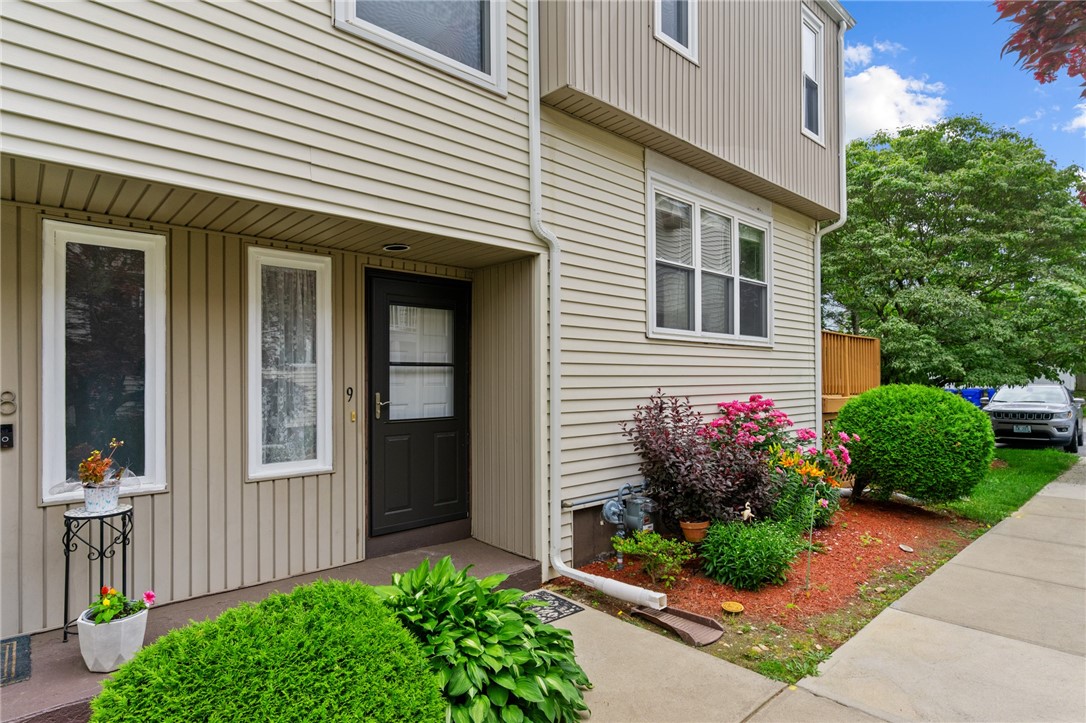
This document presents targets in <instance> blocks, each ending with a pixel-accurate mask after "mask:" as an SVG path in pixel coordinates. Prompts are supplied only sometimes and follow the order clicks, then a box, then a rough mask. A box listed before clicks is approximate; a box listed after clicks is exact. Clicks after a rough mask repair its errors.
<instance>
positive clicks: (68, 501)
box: [38, 485, 170, 507]
mask: <svg viewBox="0 0 1086 723" xmlns="http://www.w3.org/2000/svg"><path fill="white" fill-rule="evenodd" d="M169 491H170V490H169V488H168V487H166V486H165V485H163V486H162V487H150V486H148V487H141V488H139V489H134V490H121V499H122V500H123V499H124V498H126V497H144V496H146V495H161V494H166V493H168V492H169ZM82 502H83V490H82V489H78V490H75V491H74V492H64V493H62V494H59V495H54V496H53V497H50V498H49V499H47V500H42V501H40V502H38V507H56V506H57V505H75V504H81V503H82Z"/></svg>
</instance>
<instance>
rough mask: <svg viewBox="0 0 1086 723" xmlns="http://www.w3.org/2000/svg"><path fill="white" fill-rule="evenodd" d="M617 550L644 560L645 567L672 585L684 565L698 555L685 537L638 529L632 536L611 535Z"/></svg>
mask: <svg viewBox="0 0 1086 723" xmlns="http://www.w3.org/2000/svg"><path fill="white" fill-rule="evenodd" d="M611 544H613V545H614V546H615V550H617V551H618V552H621V553H622V554H623V555H631V556H633V557H637V558H639V559H640V560H641V569H643V570H644V571H645V572H646V573H648V576H649V577H651V578H652V581H653V582H654V583H655V582H657V580H659V581H662V582H663V583H664V587H671V584H672V583H673V582H675V576H676V575H677V574H679V571H680V570H682V569H683V565H685V564H686V563H688V562H690V561H691V560H693V559H694V547H693V546H692V545H691V544H690V543H689V542H684V541H683V540H669V539H666V538H663V537H661V536H660V535H658V534H657V533H655V532H649V531H647V530H638V531H637V532H635V533H633V535H632V536H631V537H619V536H618V535H615V536H614V537H612V538H611Z"/></svg>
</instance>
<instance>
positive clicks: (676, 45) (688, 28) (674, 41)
mask: <svg viewBox="0 0 1086 723" xmlns="http://www.w3.org/2000/svg"><path fill="white" fill-rule="evenodd" d="M655 14H656V18H655V28H656V38H657V39H658V40H660V41H661V42H663V43H664V44H665V45H668V46H670V47H671V48H672V49H674V50H676V51H677V52H679V53H681V54H682V55H685V56H686V57H687V58H689V59H690V60H692V61H694V62H697V60H698V6H697V0H656V1H655Z"/></svg>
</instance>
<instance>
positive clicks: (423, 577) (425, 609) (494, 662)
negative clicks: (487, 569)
mask: <svg viewBox="0 0 1086 723" xmlns="http://www.w3.org/2000/svg"><path fill="white" fill-rule="evenodd" d="M506 577H507V576H506V575H492V576H490V577H488V578H485V579H483V580H480V579H478V578H475V577H472V576H471V575H468V568H465V569H464V570H460V571H459V572H458V571H457V570H456V568H455V567H453V564H452V560H450V559H449V558H448V557H445V558H443V559H442V560H441V561H440V562H438V563H437V564H436V565H434V567H433V569H431V568H430V561H429V560H424V561H423V563H422V564H421V565H419V566H418V567H417V568H415V569H414V570H409V571H408V572H405V573H402V574H400V573H397V574H396V575H393V576H392V585H388V586H383V587H379V588H377V592H378V594H380V595H382V596H383V597H384V598H385V602H386V604H387V605H388V606H389V607H390V608H391V609H392V610H395V611H396V613H397V614H398V615H399V617H400V620H401V621H402V622H403V623H404V625H405V626H406V627H407V628H408V630H410V631H411V632H412V633H414V634H415V636H416V637H417V638H418V639H419V641H421V643H422V650H423V652H424V653H425V654H426V655H428V656H429V657H430V663H431V665H432V666H433V668H434V670H435V671H436V672H437V674H438V677H439V678H440V681H441V684H442V686H443V688H444V691H445V697H446V699H447V700H448V701H449V712H450V713H451V718H452V720H453V721H454V723H483V721H489V722H492V723H497V722H498V721H501V722H502V723H520V722H521V721H560V722H562V723H566V722H567V721H570V722H572V721H577V722H579V721H580V720H581V716H580V712H581V711H587V710H588V706H587V705H585V702H584V694H583V693H582V689H583V688H587V687H589V682H588V676H587V675H585V672H584V670H582V669H581V666H579V665H577V662H576V660H575V659H574V655H573V637H572V636H571V635H570V632H569V631H568V630H561V629H559V628H556V627H554V626H553V625H547V624H546V623H542V622H540V620H539V617H538V616H536V614H535V613H534V612H532V611H531V610H530V609H529V606H530V603H529V602H526V601H524V600H522V597H523V596H524V592H523V591H521V590H496V589H495V588H496V587H497V586H498V585H499V584H501V582H502V581H503V580H505V579H506ZM404 720H412V718H411V717H410V716H405V717H404Z"/></svg>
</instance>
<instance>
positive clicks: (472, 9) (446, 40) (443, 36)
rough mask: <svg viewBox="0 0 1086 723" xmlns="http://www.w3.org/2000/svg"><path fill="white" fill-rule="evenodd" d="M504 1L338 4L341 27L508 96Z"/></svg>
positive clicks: (340, 0) (351, 0) (359, 0)
mask: <svg viewBox="0 0 1086 723" xmlns="http://www.w3.org/2000/svg"><path fill="white" fill-rule="evenodd" d="M504 9H505V3H504V1H503V0H336V1H335V24H336V27H339V28H343V29H345V30H347V31H349V32H354V33H358V34H359V35H362V36H363V37H365V38H367V39H368V40H371V41H373V42H375V43H377V44H379V45H383V46H385V47H387V48H390V49H392V50H395V51H397V52H399V53H403V54H404V55H408V56H410V57H413V58H415V59H416V60H420V61H422V62H424V63H427V64H429V65H433V66H436V67H438V68H440V69H442V70H444V71H446V72H449V73H452V74H453V75H456V76H459V77H461V78H464V79H465V80H469V81H471V82H473V83H476V84H478V85H482V86H484V87H487V88H490V89H494V90H498V91H500V92H504V91H505V88H504V85H505V69H504V64H503V62H502V58H503V53H504V42H505V32H504V27H505V26H504V23H503V17H504Z"/></svg>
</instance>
